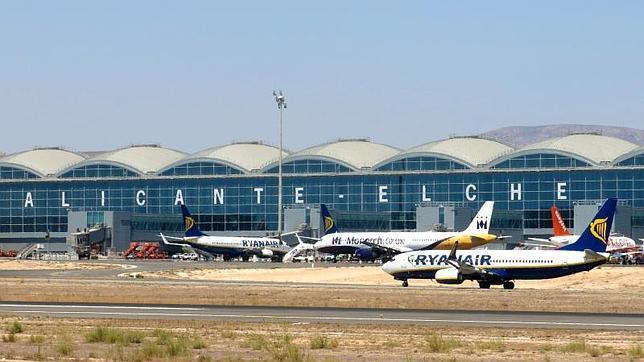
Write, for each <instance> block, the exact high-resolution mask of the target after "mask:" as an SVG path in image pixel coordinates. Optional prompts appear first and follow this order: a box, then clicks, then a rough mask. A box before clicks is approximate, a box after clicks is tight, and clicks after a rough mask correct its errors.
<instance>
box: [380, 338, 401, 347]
mask: <svg viewBox="0 0 644 362" xmlns="http://www.w3.org/2000/svg"><path fill="white" fill-rule="evenodd" d="M382 345H383V347H386V348H396V347H400V346H402V343H400V342H398V341H394V340H391V339H388V340H386V341H385V342H384V343H383V344H382Z"/></svg>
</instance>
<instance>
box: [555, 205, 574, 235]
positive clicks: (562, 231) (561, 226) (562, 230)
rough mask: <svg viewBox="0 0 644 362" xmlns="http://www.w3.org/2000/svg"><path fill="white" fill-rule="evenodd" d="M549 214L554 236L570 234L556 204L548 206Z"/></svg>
mask: <svg viewBox="0 0 644 362" xmlns="http://www.w3.org/2000/svg"><path fill="white" fill-rule="evenodd" d="M550 216H551V217H552V228H553V229H554V231H555V236H565V235H571V234H570V231H568V229H567V228H566V224H565V223H564V221H563V218H562V217H561V214H560V213H559V209H558V208H557V207H556V206H553V207H551V208H550Z"/></svg>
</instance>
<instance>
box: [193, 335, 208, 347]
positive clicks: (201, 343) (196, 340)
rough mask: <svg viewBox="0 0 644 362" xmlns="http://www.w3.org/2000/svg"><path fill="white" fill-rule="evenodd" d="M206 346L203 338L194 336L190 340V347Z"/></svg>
mask: <svg viewBox="0 0 644 362" xmlns="http://www.w3.org/2000/svg"><path fill="white" fill-rule="evenodd" d="M206 347H208V346H207V345H206V342H204V340H203V339H201V338H199V337H196V338H194V339H193V340H192V349H204V348H206Z"/></svg>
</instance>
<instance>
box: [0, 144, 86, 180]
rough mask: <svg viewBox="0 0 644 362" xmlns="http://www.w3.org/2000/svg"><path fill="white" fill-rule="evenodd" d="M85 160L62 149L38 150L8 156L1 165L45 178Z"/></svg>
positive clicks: (0, 160)
mask: <svg viewBox="0 0 644 362" xmlns="http://www.w3.org/2000/svg"><path fill="white" fill-rule="evenodd" d="M83 160H85V157H83V156H82V155H80V154H78V153H74V152H71V151H67V150H64V149H62V148H36V149H33V150H30V151H24V152H19V153H14V154H12V155H9V156H6V157H4V158H2V159H0V165H2V166H7V167H17V168H21V169H24V170H27V171H30V172H33V173H35V174H36V175H39V176H41V177H45V176H48V175H54V174H56V173H58V172H59V171H60V170H62V169H64V168H66V167H68V166H71V165H73V164H76V163H78V162H81V161H83Z"/></svg>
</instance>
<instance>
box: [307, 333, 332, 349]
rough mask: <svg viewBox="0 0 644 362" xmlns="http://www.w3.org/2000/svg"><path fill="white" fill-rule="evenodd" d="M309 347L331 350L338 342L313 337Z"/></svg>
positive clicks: (324, 337)
mask: <svg viewBox="0 0 644 362" xmlns="http://www.w3.org/2000/svg"><path fill="white" fill-rule="evenodd" d="M309 345H310V348H311V349H331V348H336V347H337V346H338V341H337V340H336V339H334V338H328V337H326V336H315V337H313V338H311V340H310V343H309Z"/></svg>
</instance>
